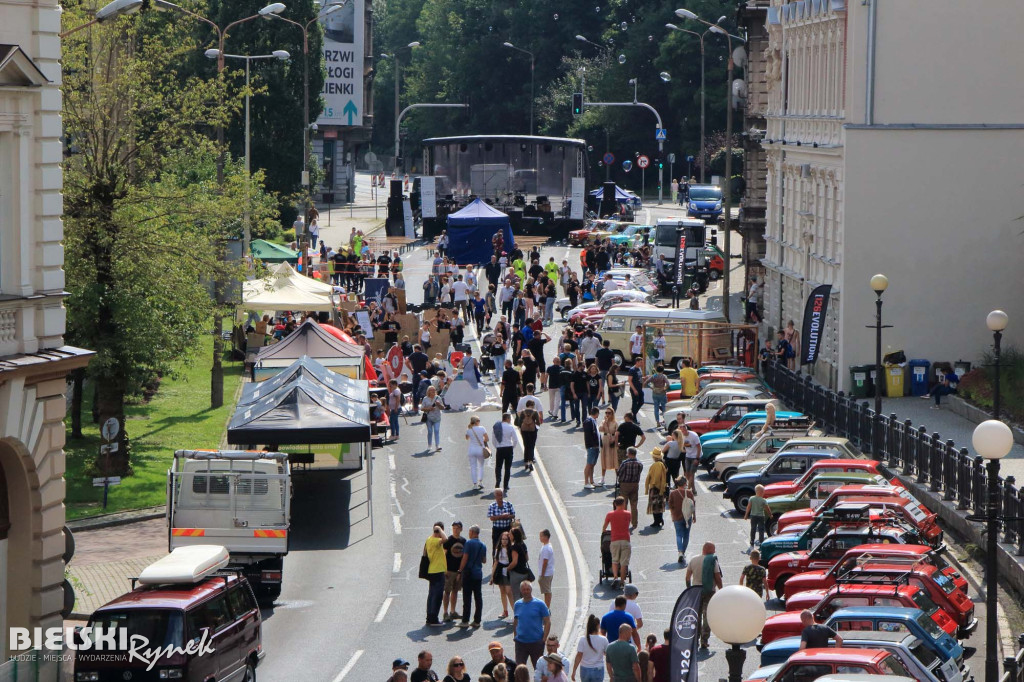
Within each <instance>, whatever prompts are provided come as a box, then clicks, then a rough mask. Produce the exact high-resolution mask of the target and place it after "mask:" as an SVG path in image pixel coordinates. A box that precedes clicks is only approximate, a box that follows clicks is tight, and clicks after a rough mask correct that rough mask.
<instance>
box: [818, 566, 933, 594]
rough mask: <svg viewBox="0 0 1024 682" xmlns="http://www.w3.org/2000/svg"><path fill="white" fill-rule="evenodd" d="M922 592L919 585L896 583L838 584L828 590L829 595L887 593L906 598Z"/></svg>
mask: <svg viewBox="0 0 1024 682" xmlns="http://www.w3.org/2000/svg"><path fill="white" fill-rule="evenodd" d="M903 572H904V573H905V572H906V568H904V569H903ZM920 591H921V588H920V587H918V586H917V585H900V584H895V583H853V584H850V583H836V584H835V585H833V586H832V587H830V588H828V590H827V595H828V596H833V595H838V594H844V595H850V594H879V593H885V594H889V595H897V594H898V595H901V596H904V597H909V596H911V595H913V594H915V593H916V592H920Z"/></svg>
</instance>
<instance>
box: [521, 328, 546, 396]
mask: <svg viewBox="0 0 1024 682" xmlns="http://www.w3.org/2000/svg"><path fill="white" fill-rule="evenodd" d="M550 340H551V337H550V336H548V335H547V334H545V333H544V332H534V333H533V338H532V339H530V340H529V342H527V344H526V347H527V348H528V349H529V350H530V355H532V356H533V357H534V358H535V359H536V360H537V367H538V368H539V371H540V387H541V389H542V390H543V388H544V386H545V384H546V380H547V373H546V372H545V371H544V370H545V368H546V365H545V364H544V363H545V360H544V344H546V343H547V342H548V341H550Z"/></svg>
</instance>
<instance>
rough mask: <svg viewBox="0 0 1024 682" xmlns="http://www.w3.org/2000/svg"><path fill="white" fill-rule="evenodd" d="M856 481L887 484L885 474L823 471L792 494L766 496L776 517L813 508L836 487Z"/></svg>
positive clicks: (866, 483)
mask: <svg viewBox="0 0 1024 682" xmlns="http://www.w3.org/2000/svg"><path fill="white" fill-rule="evenodd" d="M851 483H857V484H860V485H889V481H887V480H886V478H885V476H879V475H878V474H871V473H867V472H860V471H824V472H822V473H820V474H818V475H817V476H815V477H814V478H812V479H811V482H810V483H808V484H807V485H805V486H804V487H803V490H801V491H800V492H798V493H794V494H793V495H777V496H775V497H769V498H768V507H769V508H771V510H772V516H774V517H776V518H778V517H779V516H781V515H782V514H785V513H786V512H788V511H793V510H794V509H807V508H810V509H814V508H815V507H817V506H818V505H819V504H821V503H822V502H824V501H825V500H827V499H828V496H829V495H831V494H832V493H833V492H835V490H836V488H841V487H842V486H844V485H848V484H851Z"/></svg>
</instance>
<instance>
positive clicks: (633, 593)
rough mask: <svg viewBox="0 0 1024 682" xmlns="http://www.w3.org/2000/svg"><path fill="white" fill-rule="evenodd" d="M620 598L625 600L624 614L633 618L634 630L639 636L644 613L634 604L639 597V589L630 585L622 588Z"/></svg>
mask: <svg viewBox="0 0 1024 682" xmlns="http://www.w3.org/2000/svg"><path fill="white" fill-rule="evenodd" d="M622 596H623V597H625V598H626V613H628V614H629V615H631V616H633V620H635V621H636V630H637V633H638V634H639V632H640V630H641V628H643V626H644V612H643V610H642V609H641V608H640V605H639V604H637V603H636V598H637V597H639V596H640V588H638V587H637V586H636V585H634V584H633V583H630V584H629V585H626V586H625V587H624V588H622Z"/></svg>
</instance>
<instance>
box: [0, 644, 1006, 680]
mask: <svg viewBox="0 0 1024 682" xmlns="http://www.w3.org/2000/svg"><path fill="white" fill-rule="evenodd" d="M60 653H61V652H56V654H54V655H51V654H50V653H43V652H40V651H28V652H25V653H22V654H19V655H17V656H15V657H14V658H12V659H10V660H8V661H4V662H3V663H0V682H58V680H60V678H61V671H60V668H61V666H60V662H59V660H57V659H58V658H59V654H60ZM1014 682H1015V681H1014Z"/></svg>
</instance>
